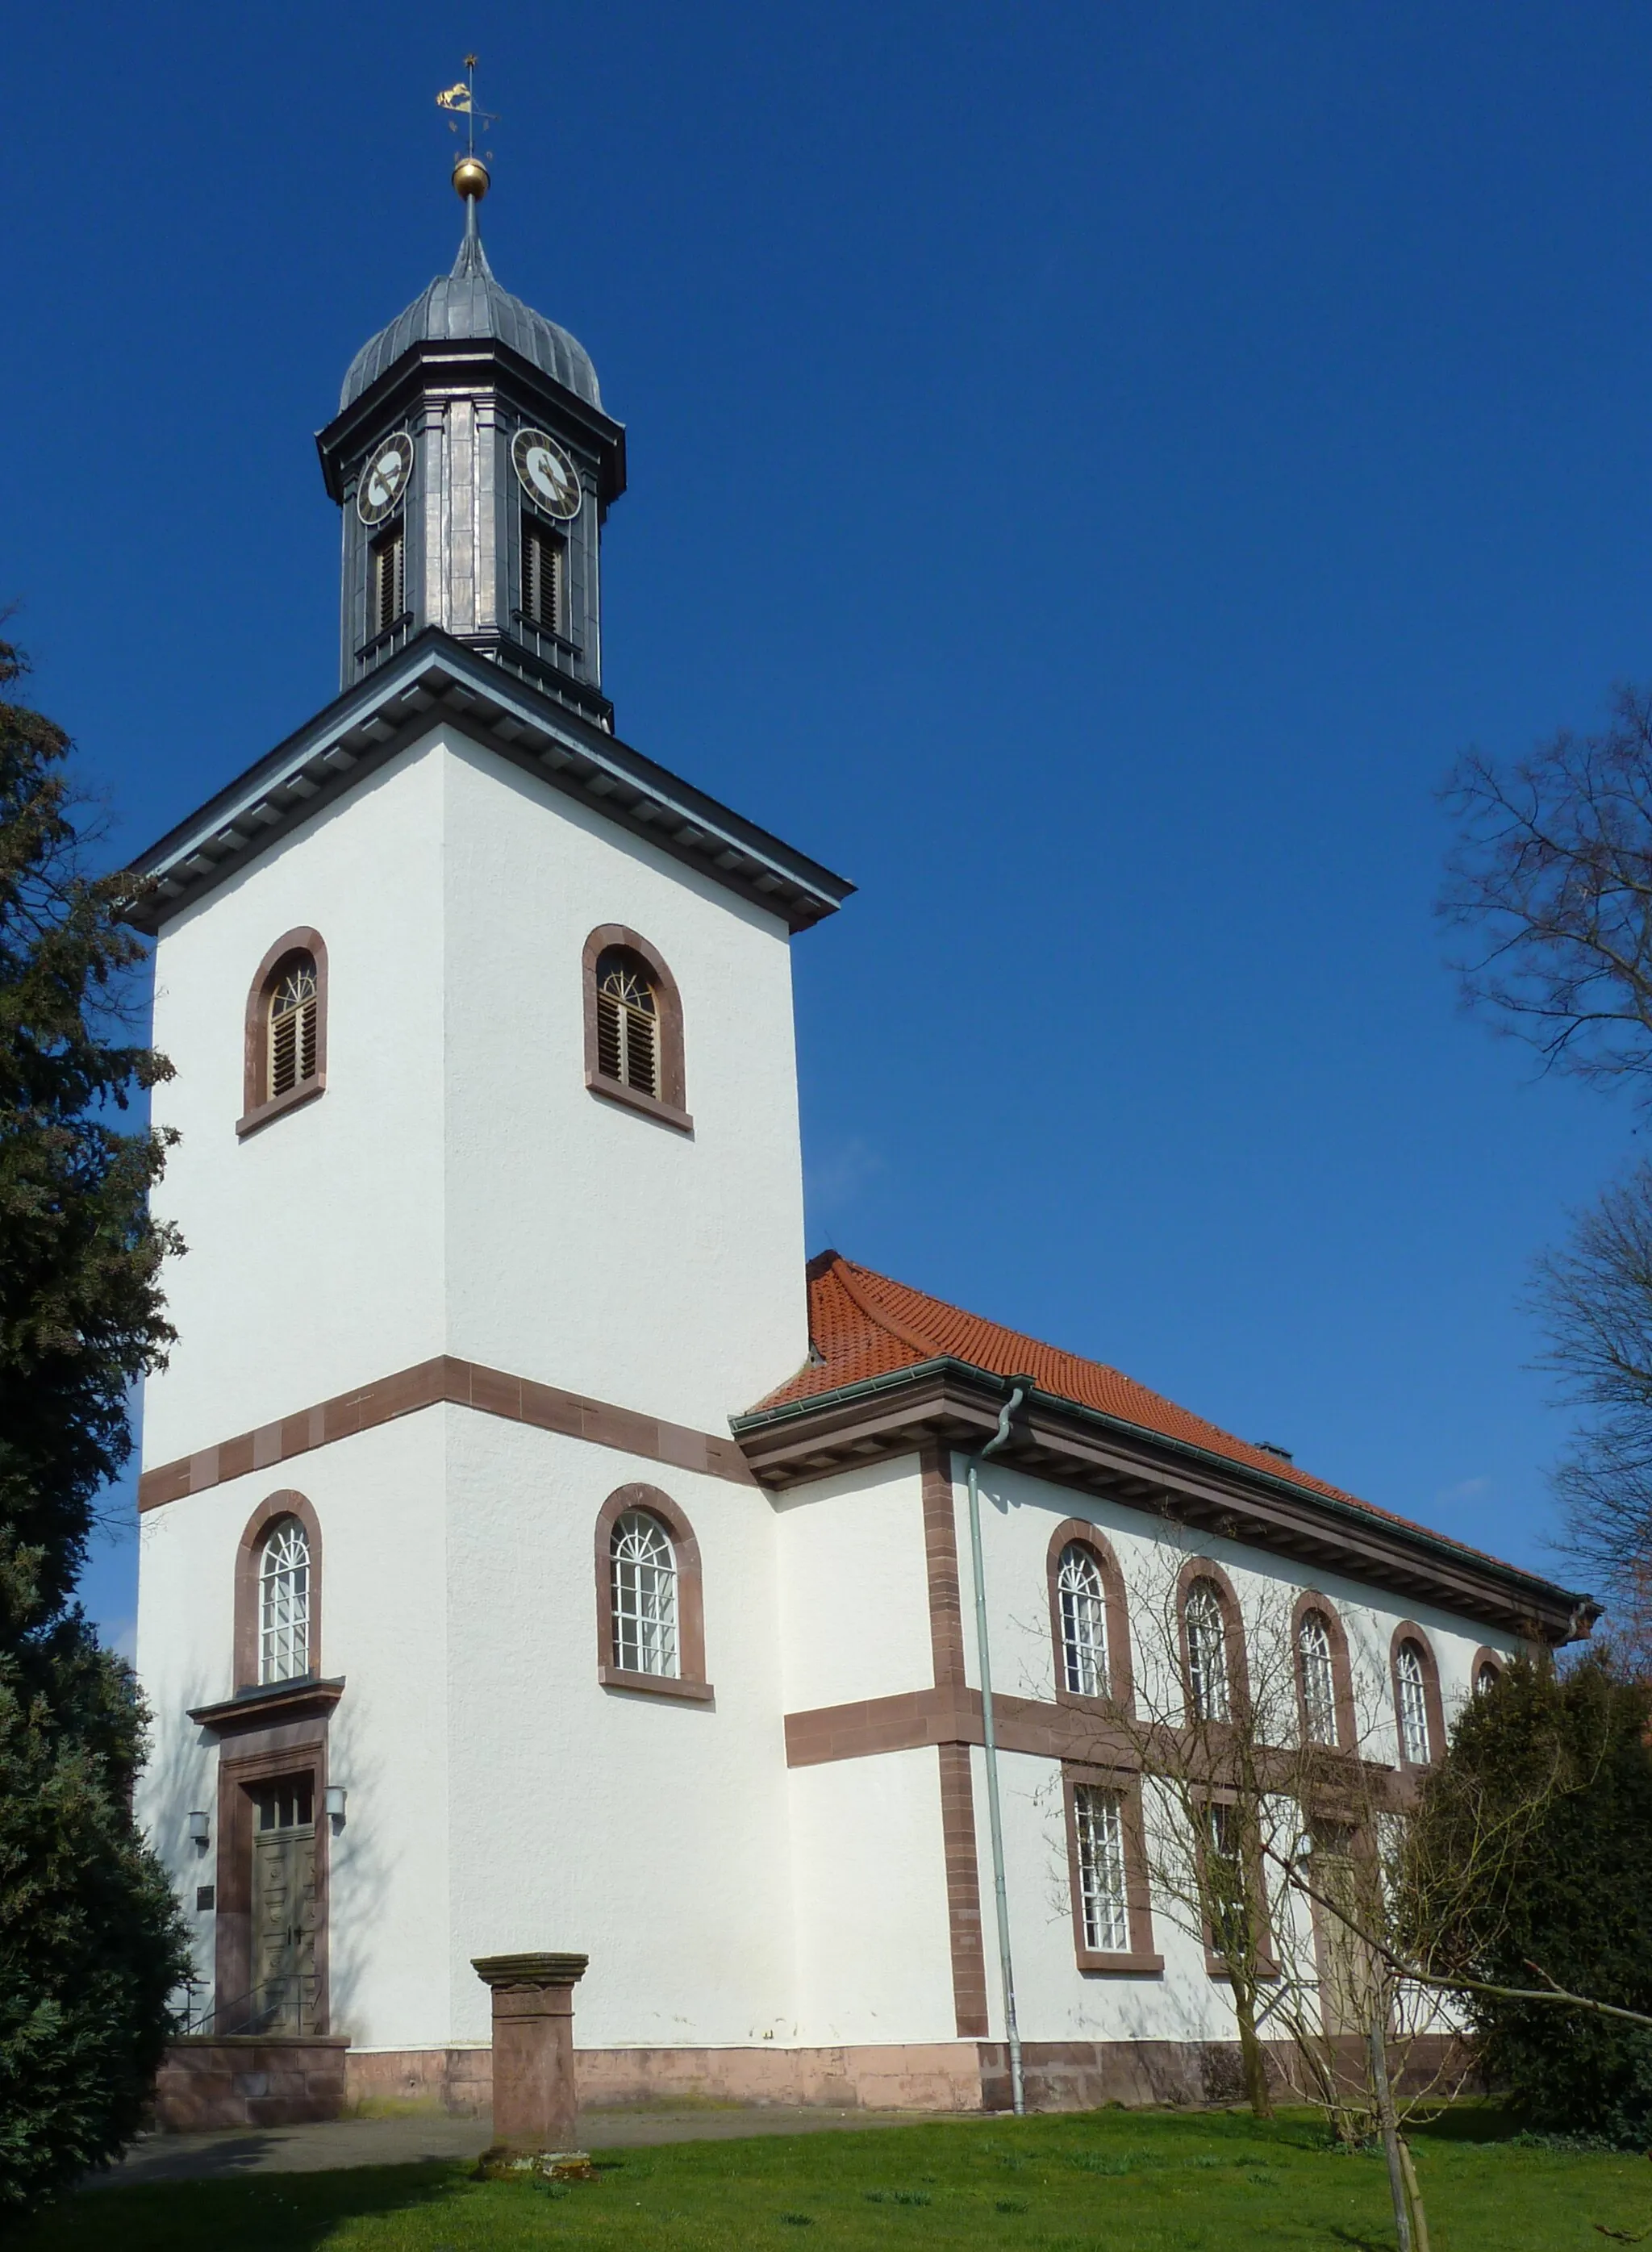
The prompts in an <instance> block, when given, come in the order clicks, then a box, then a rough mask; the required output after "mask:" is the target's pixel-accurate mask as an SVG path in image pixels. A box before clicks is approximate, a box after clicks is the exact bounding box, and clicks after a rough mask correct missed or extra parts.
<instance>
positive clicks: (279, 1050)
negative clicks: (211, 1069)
mask: <svg viewBox="0 0 1652 2252" xmlns="http://www.w3.org/2000/svg"><path fill="white" fill-rule="evenodd" d="M326 1085H327V947H326V942H325V941H324V940H323V937H322V935H321V933H320V932H319V931H316V930H310V929H308V928H304V929H298V930H289V931H287V932H286V933H284V934H283V935H282V936H281V937H280V938H278V939H277V940H276V942H275V943H274V945H273V946H272V947H271V948H270V949H269V950H268V952H267V954H266V955H265V956H264V959H263V960H262V961H261V962H260V963H259V965H258V968H257V970H256V971H255V972H254V973H253V982H252V984H251V986H250V988H249V989H248V991H247V996H246V1022H245V1025H244V1028H243V1033H242V1065H241V1116H240V1119H239V1122H238V1124H237V1127H236V1131H237V1132H238V1133H239V1134H250V1133H252V1132H253V1130H254V1129H256V1128H258V1127H260V1126H263V1125H266V1124H267V1123H268V1122H269V1120H270V1119H272V1118H274V1117H278V1116H281V1114H282V1113H283V1112H285V1111H288V1110H292V1109H296V1108H297V1107H298V1106H299V1105H300V1104H301V1103H305V1102H311V1101H313V1100H314V1098H315V1097H316V1095H320V1094H322V1093H323V1091H324V1089H325V1088H326Z"/></svg>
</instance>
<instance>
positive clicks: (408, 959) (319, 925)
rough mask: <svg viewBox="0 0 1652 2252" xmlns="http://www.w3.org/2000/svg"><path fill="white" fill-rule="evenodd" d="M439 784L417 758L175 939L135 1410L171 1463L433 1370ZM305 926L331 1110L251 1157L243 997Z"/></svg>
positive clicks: (427, 755)
mask: <svg viewBox="0 0 1652 2252" xmlns="http://www.w3.org/2000/svg"><path fill="white" fill-rule="evenodd" d="M442 855H443V839H442V789H441V758H440V755H439V754H437V753H436V752H435V751H434V749H433V748H432V747H431V745H430V743H429V741H428V740H427V741H426V742H425V743H424V744H423V745H417V746H414V747H412V748H410V749H409V750H407V751H406V752H404V753H403V754H400V756H399V757H398V758H397V759H396V760H394V761H392V763H391V764H390V765H388V766H387V767H385V768H382V769H381V770H380V771H379V772H378V773H377V774H375V775H371V776H370V777H369V778H368V779H367V780H366V781H365V782H363V783H361V784H360V785H359V786H358V787H357V789H354V790H352V791H351V792H350V793H349V794H348V795H347V796H344V798H342V799H340V800H339V801H337V803H335V804H334V805H332V806H331V807H330V808H329V809H328V810H325V811H324V812H322V813H320V814H317V815H316V817H314V818H313V819H312V820H311V821H309V822H307V823H305V824H303V825H302V827H300V828H299V829H297V830H295V831H293V833H292V834H291V835H290V836H288V837H287V838H283V839H282V840H281V843H280V844H278V845H274V846H273V847H272V848H271V850H270V851H267V853H265V854H264V855H263V857H262V858H260V859H259V860H258V861H257V862H255V863H254V864H253V866H251V867H250V868H248V869H247V870H246V872H244V873H242V874H241V875H239V876H237V877H234V878H232V879H230V880H228V881H227V882H226V883H224V884H223V885H221V886H219V888H218V890H216V891H215V892H213V893H212V894H211V895H210V897H208V898H207V899H205V900H203V901H201V902H200V903H199V904H198V906H195V907H191V908H189V909H187V910H185V912H184V913H183V914H180V915H178V916H177V917H175V918H174V919H173V921H170V922H169V923H168V924H167V926H166V928H165V929H164V930H163V933H162V935H161V938H160V941H159V943H158V945H157V947H156V965H155V978H156V995H155V1041H156V1046H158V1047H159V1048H160V1049H161V1050H162V1051H163V1053H164V1054H166V1055H168V1056H170V1059H171V1060H172V1062H173V1064H174V1066H175V1067H176V1071H177V1076H176V1077H175V1078H174V1079H172V1080H171V1081H169V1082H168V1083H167V1084H166V1085H164V1086H162V1087H158V1088H156V1090H155V1097H154V1116H155V1121H156V1124H157V1125H158V1126H163V1127H168V1126H170V1127H175V1128H176V1129H177V1131H178V1134H179V1136H180V1137H181V1138H180V1141H179V1143H178V1146H177V1148H176V1149H175V1150H173V1151H172V1152H171V1154H170V1157H169V1159H168V1161H167V1169H166V1174H165V1178H164V1179H163V1181H162V1183H161V1185H160V1186H159V1188H158V1189H157V1190H156V1198H155V1208H156V1212H157V1213H158V1214H160V1215H161V1216H162V1217H163V1218H165V1219H168V1220H176V1221H177V1224H178V1226H179V1227H180V1228H181V1229H182V1231H183V1234H184V1241H185V1242H186V1244H187V1245H188V1246H189V1247H190V1248H189V1254H188V1255H187V1256H186V1257H184V1258H183V1259H180V1260H177V1261H174V1262H170V1263H169V1265H168V1268H167V1270H166V1276H165V1285H166V1291H167V1297H168V1302H169V1308H170V1314H171V1317H172V1320H173V1323H174V1324H175V1325H176V1327H177V1331H178V1343H177V1345H176V1347H175V1348H174V1349H173V1352H172V1358H171V1365H170V1367H169V1368H168V1369H167V1370H166V1371H165V1373H163V1374H161V1375H159V1376H156V1377H152V1378H151V1379H150V1380H149V1384H148V1385H147V1387H145V1394H144V1431H143V1459H144V1462H145V1463H146V1464H149V1465H153V1464H155V1463H163V1462H170V1461H173V1460H175V1459H177V1457H178V1456H182V1455H185V1454H189V1453H191V1452H193V1451H194V1450H195V1449H198V1448H201V1447H205V1446H210V1445H212V1444H213V1443H214V1442H217V1441H219V1440H220V1439H227V1438H232V1437H233V1436H234V1435H236V1434H237V1433H238V1432H240V1431H245V1430H248V1429H251V1428H255V1427H256V1426H258V1425H259V1424H260V1423H264V1422H268V1421H273V1420H274V1419H275V1418H276V1417H278V1416H281V1415H287V1414H295V1413H296V1412H297V1411H298V1410H299V1409H301V1408H308V1407H310V1406H311V1405H313V1404H314V1403H315V1402H316V1401H320V1400H324V1399H327V1398H330V1396H332V1395H333V1394H337V1393H339V1392H343V1391H344V1390H346V1389H348V1388H349V1387H351V1385H354V1384H360V1383H364V1382H367V1381H369V1380H371V1379H372V1378H375V1377H378V1376H384V1375H387V1374H389V1373H392V1371H393V1370H396V1369H399V1368H404V1367H406V1366H410V1365H411V1364H412V1363H413V1362H415V1361H419V1360H422V1359H427V1357H428V1356H430V1355H431V1354H433V1353H436V1352H441V1350H442V1344H441V1338H442V1313H441V1292H442V1234H441V1228H442V1210H441V1194H442V1177H441V1120H442V1068H443V1057H442V1046H443V1035H442V1000H441V865H442ZM302 925H309V926H310V927H311V928H315V929H316V930H317V931H319V932H320V934H321V935H322V937H323V939H324V940H325V941H326V943H327V952H328V963H329V970H330V995H329V1005H328V1026H327V1051H328V1053H327V1082H328V1083H327V1089H326V1092H325V1093H324V1094H323V1095H321V1096H319V1097H318V1098H317V1099H316V1101H315V1102H310V1103H308V1104H305V1105H303V1106H302V1108H301V1109H297V1110H295V1111H294V1112H293V1113H291V1114H290V1115H289V1116H282V1117H280V1118H276V1119H274V1120H272V1121H271V1122H270V1123H269V1124H268V1125H267V1126H266V1127H265V1128H264V1129H262V1130H261V1131H260V1132H257V1133H254V1134H251V1135H249V1136H246V1139H245V1140H244V1141H240V1140H238V1139H237V1136H236V1132H235V1123H236V1121H237V1119H238V1118H239V1116H240V1115H241V1108H242V1103H241V1095H242V1054H243V1026H244V1023H245V1016H246V995H247V990H248V987H249V986H250V984H251V983H252V980H253V975H254V973H255V972H256V970H257V969H258V965H259V963H260V961H261V960H262V959H263V956H264V955H265V953H266V952H267V949H268V948H269V947H270V946H271V945H272V944H274V942H275V941H276V940H277V939H278V938H280V937H281V935H282V934H283V933H284V932H286V931H288V930H291V929H293V928H296V927H299V926H302Z"/></svg>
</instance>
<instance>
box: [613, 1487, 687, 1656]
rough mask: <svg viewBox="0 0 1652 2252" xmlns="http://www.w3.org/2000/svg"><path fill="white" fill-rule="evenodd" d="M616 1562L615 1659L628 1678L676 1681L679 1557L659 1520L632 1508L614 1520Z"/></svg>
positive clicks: (614, 1559)
mask: <svg viewBox="0 0 1652 2252" xmlns="http://www.w3.org/2000/svg"><path fill="white" fill-rule="evenodd" d="M609 1554H610V1557H611V1558H612V1560H613V1590H614V1593H613V1601H614V1664H615V1665H617V1666H619V1668H620V1670H621V1672H625V1673H655V1674H659V1675H661V1676H662V1677H663V1678H664V1679H668V1680H674V1679H676V1677H677V1673H678V1672H680V1670H681V1669H680V1666H679V1663H678V1651H677V1558H676V1557H675V1556H674V1555H673V1553H672V1552H671V1542H670V1535H669V1534H668V1533H667V1532H666V1530H665V1527H664V1526H663V1525H662V1524H661V1522H660V1520H659V1519H658V1518H657V1517H654V1516H651V1515H650V1514H649V1512H647V1511H646V1510H642V1509H628V1510H627V1511H626V1512H625V1513H624V1515H623V1516H621V1517H620V1518H619V1519H616V1520H615V1523H614V1533H613V1536H612V1540H611V1541H610V1544H609Z"/></svg>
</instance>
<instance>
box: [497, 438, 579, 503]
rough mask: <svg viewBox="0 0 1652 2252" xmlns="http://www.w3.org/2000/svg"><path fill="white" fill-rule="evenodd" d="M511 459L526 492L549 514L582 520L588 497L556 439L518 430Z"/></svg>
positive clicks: (511, 450)
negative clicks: (582, 491)
mask: <svg viewBox="0 0 1652 2252" xmlns="http://www.w3.org/2000/svg"><path fill="white" fill-rule="evenodd" d="M510 458H511V460H512V461H513V462H515V463H516V465H517V476H519V477H520V478H521V480H522V490H524V492H525V493H528V494H530V495H531V497H532V498H533V499H535V500H537V501H538V504H539V505H540V507H541V508H542V509H544V510H545V511H546V513H547V514H549V515H551V516H559V517H564V518H566V517H571V516H578V514H579V513H580V501H581V499H582V498H583V497H584V496H583V495H582V494H581V492H580V479H579V475H578V473H577V471H576V470H575V469H574V466H573V462H571V461H570V460H569V459H568V457H567V455H566V454H565V453H564V452H563V450H562V448H561V447H560V446H559V445H558V443H557V441H556V440H555V439H554V438H547V437H546V436H545V432H544V431H543V430H518V431H517V434H516V438H515V440H514V441H513V442H512V444H511V448H510Z"/></svg>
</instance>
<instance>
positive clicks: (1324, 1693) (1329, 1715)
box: [1296, 1611, 1336, 1744]
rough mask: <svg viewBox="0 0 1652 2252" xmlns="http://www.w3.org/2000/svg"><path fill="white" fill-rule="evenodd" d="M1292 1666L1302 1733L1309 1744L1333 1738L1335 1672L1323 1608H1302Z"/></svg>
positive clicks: (1327, 1625) (1334, 1724) (1326, 1741)
mask: <svg viewBox="0 0 1652 2252" xmlns="http://www.w3.org/2000/svg"><path fill="white" fill-rule="evenodd" d="M1296 1667H1297V1676H1298V1680H1299V1683H1300V1686H1301V1693H1302V1733H1303V1734H1304V1736H1305V1737H1306V1738H1307V1740H1308V1742H1309V1743H1310V1744H1334V1743H1335V1742H1336V1667H1335V1665H1334V1663H1333V1660H1332V1658H1331V1631H1330V1622H1329V1620H1328V1619H1327V1617H1326V1616H1325V1614H1324V1612H1323V1611H1304V1612H1303V1613H1302V1615H1301V1618H1300V1619H1298V1621H1297V1623H1296Z"/></svg>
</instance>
